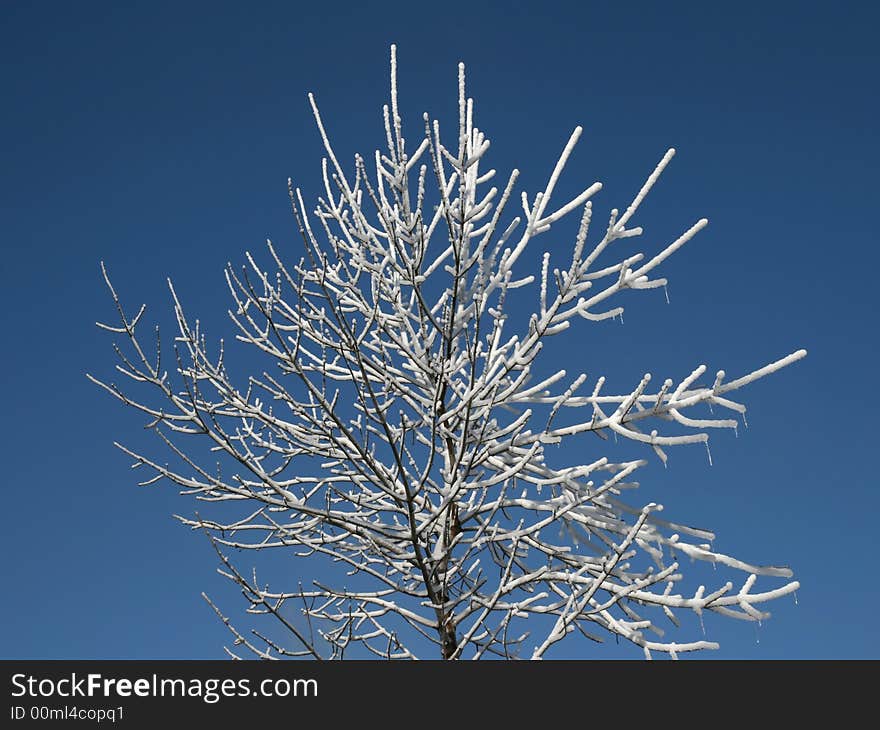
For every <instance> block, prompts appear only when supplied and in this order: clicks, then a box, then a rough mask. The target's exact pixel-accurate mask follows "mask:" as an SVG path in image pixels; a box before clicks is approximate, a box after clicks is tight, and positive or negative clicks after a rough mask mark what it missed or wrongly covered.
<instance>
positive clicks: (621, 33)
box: [0, 0, 880, 659]
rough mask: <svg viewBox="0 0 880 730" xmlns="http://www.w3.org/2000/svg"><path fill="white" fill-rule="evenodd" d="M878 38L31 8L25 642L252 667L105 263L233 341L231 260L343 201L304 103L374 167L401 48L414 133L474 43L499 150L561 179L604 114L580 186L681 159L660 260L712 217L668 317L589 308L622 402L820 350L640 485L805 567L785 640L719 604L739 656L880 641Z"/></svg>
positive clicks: (3, 176) (38, 652) (14, 510)
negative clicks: (663, 386)
mask: <svg viewBox="0 0 880 730" xmlns="http://www.w3.org/2000/svg"><path fill="white" fill-rule="evenodd" d="M878 24H880V10H877V9H876V7H875V6H873V4H871V3H865V2H848V1H843V2H836V3H832V4H829V3H812V2H797V3H787V2H772V3H758V2H744V3H735V4H723V5H722V4H719V3H705V2H665V3H654V2H630V3H616V4H612V3H597V2H584V1H583V0H581V2H559V3H557V2H542V3H528V4H525V3H516V2H479V1H475V2H466V3H456V2H446V3H441V4H437V5H431V4H427V3H400V2H395V1H393V0H392V1H389V2H383V3H347V2H342V3H296V2H277V3H275V2H255V3H226V2H211V3H199V2H186V3H179V2H175V3H170V2H161V1H159V0H151V1H150V2H125V3H111V2H89V3H69V2H65V3H62V2H41V3H6V4H5V5H4V7H3V11H2V22H0V74H2V88H3V104H2V106H3V111H2V113H0V133H2V140H3V145H2V152H0V155H2V163H0V196H2V197H0V201H2V202H0V246H2V252H3V256H2V264H0V285H2V289H0V291H2V292H3V294H4V302H5V304H4V306H3V307H2V308H0V327H2V333H3V339H2V358H0V384H2V386H0V387H2V396H3V405H4V414H3V415H4V417H3V419H2V421H0V449H2V455H3V459H2V461H3V470H2V479H3V501H2V505H3V510H2V513H3V528H2V531H0V548H2V550H0V566H2V576H3V588H4V589H3V591H2V593H3V598H2V599H0V622H2V625H3V626H4V627H5V629H6V630H5V632H4V639H3V642H2V644H0V647H2V648H0V656H3V657H5V658H50V657H54V658H213V657H220V656H222V653H221V647H222V645H223V644H224V643H226V642H227V641H228V634H227V633H226V630H225V629H224V627H223V626H222V625H221V624H220V622H218V621H217V620H216V618H215V617H214V615H213V613H212V612H211V610H210V609H209V608H208V606H207V605H206V604H205V603H204V602H203V600H202V598H201V597H200V592H201V591H202V590H206V591H208V592H209V593H211V594H212V595H217V596H220V597H221V598H222V602H223V603H222V605H223V608H224V609H225V610H226V612H227V613H228V614H231V615H232V616H235V615H237V614H239V613H240V611H241V610H242V608H243V605H242V604H241V603H240V602H239V601H238V600H237V599H236V597H235V596H234V595H233V594H232V593H230V592H229V591H228V589H226V588H225V587H223V584H222V579H220V578H219V577H218V576H217V575H216V574H215V572H214V571H215V567H216V564H215V561H214V560H213V557H212V554H211V551H210V548H209V546H208V545H207V544H206V542H205V540H204V538H202V537H200V536H199V535H196V534H193V533H190V532H188V531H187V530H186V529H185V528H182V527H180V526H179V525H178V523H177V522H176V521H174V520H173V519H172V518H171V514H172V513H180V514H191V513H192V512H193V511H194V510H195V509H197V506H196V505H195V504H194V503H192V502H189V501H187V498H184V497H180V496H178V495H177V494H176V493H175V491H174V489H173V488H171V487H167V486H166V487H161V486H158V487H152V488H138V487H135V486H134V483H135V481H136V477H138V476H139V473H138V472H131V471H130V470H129V469H128V459H127V458H126V457H125V456H124V455H122V454H120V453H119V452H117V451H116V450H115V449H114V448H113V447H112V445H111V443H112V441H114V440H120V441H123V442H126V443H130V444H134V445H139V444H142V443H148V444H151V443H152V442H149V441H145V439H144V433H143V431H142V428H141V426H142V425H143V424H142V423H141V422H140V421H139V419H138V418H137V417H136V416H135V414H134V413H129V412H127V411H126V410H125V409H124V408H123V407H121V406H120V405H119V404H118V403H116V402H115V401H112V400H111V399H110V398H109V397H108V396H106V395H104V394H102V393H101V392H99V391H98V389H97V388H96V387H95V386H93V385H92V384H90V383H89V382H88V381H87V380H86V378H85V373H86V372H87V371H88V372H92V373H95V374H97V375H99V376H103V377H107V378H110V377H112V366H113V353H112V350H111V346H110V343H111V338H109V337H108V336H107V335H106V334H103V333H101V332H99V331H98V330H97V329H96V328H95V327H94V322H95V321H96V320H99V319H100V320H105V321H106V320H109V319H111V318H112V316H113V309H112V302H111V301H110V299H109V297H108V296H107V294H106V291H105V290H104V288H103V285H102V282H101V278H100V271H99V265H98V262H99V261H100V260H101V259H103V260H105V261H106V262H107V264H108V267H109V269H110V271H111V274H112V276H113V278H114V283H115V284H116V285H117V287H118V289H119V290H120V292H121V293H122V296H123V297H124V299H125V301H126V302H127V303H128V305H129V307H130V308H133V307H136V306H137V305H139V304H140V303H142V302H146V303H147V304H148V307H149V308H148V316H150V317H153V318H154V320H158V321H162V322H167V321H168V313H169V311H170V310H169V300H168V296H167V289H166V287H165V277H166V276H168V275H171V276H172V277H173V278H174V280H175V284H176V286H177V287H178V291H181V292H184V297H185V300H186V302H187V303H188V308H189V310H190V311H191V312H193V313H196V312H197V313H198V315H199V316H200V317H201V318H202V319H203V321H204V322H205V324H206V326H207V327H208V328H209V330H208V331H209V333H210V334H211V335H215V336H217V337H219V336H221V335H228V334H229V329H228V328H227V327H226V324H225V320H224V312H225V310H226V307H227V300H226V296H225V284H224V281H223V276H222V271H223V266H224V265H225V263H226V262H227V261H232V262H234V263H240V262H242V261H243V252H244V251H245V250H246V249H247V250H251V251H255V252H256V251H260V250H261V247H262V246H263V241H264V240H265V238H267V237H271V238H272V239H273V240H274V241H276V242H279V243H282V244H288V245H289V246H294V245H296V239H295V229H294V227H293V221H292V218H291V217H290V215H289V212H288V207H287V192H286V179H287V177H288V176H290V177H293V178H294V180H295V181H296V182H297V184H299V185H301V186H302V187H303V188H304V189H305V191H306V192H307V194H308V193H311V194H313V195H314V194H317V193H318V189H319V187H318V183H319V181H320V167H319V163H320V156H321V149H320V140H319V138H318V136H317V134H316V132H315V129H314V126H313V123H312V119H311V116H310V113H309V109H308V104H307V100H306V93H307V92H308V91H314V92H315V93H316V95H317V99H318V103H319V104H320V106H321V109H322V113H323V115H324V117H325V119H326V120H327V123H328V127H329V130H330V133H331V135H332V136H333V138H334V140H336V145H337V151H338V152H339V153H340V156H341V157H343V158H344V159H345V160H350V159H351V155H352V154H353V153H354V152H355V151H360V152H363V153H371V152H372V150H373V149H375V147H376V146H378V145H380V144H382V141H383V138H382V131H381V130H382V127H381V106H382V104H383V103H384V102H385V100H386V93H387V92H386V88H387V56H388V46H389V44H390V43H392V42H395V43H397V44H398V47H399V56H400V63H401V71H400V87H401V96H402V105H403V111H404V114H405V118H407V119H409V120H410V129H411V130H412V131H411V133H410V135H411V136H412V137H413V138H415V137H416V136H417V135H418V133H419V132H418V130H419V128H420V127H419V126H418V125H419V123H420V122H419V115H420V113H421V112H422V111H423V110H428V111H430V112H431V113H432V114H435V115H439V116H440V117H441V118H451V117H452V115H454V114H455V101H456V86H455V84H456V63H457V62H458V61H460V60H461V61H464V62H465V63H466V64H467V66H468V80H469V93H470V94H472V95H473V96H474V97H475V99H476V114H477V119H478V126H480V127H481V128H482V129H485V130H486V132H487V134H488V135H489V137H490V138H491V139H492V140H493V146H492V149H491V150H490V153H489V155H490V157H489V158H488V159H489V161H490V162H491V163H492V165H493V166H496V167H498V168H499V171H501V172H504V171H508V170H510V169H511V168H512V167H514V166H516V167H518V168H519V169H521V170H522V171H523V173H524V174H523V178H522V181H523V183H524V185H525V187H526V189H529V190H531V191H534V189H535V188H537V186H538V185H539V184H541V181H542V180H544V179H546V175H547V174H548V173H549V171H550V169H551V168H552V164H553V162H554V161H555V159H556V157H555V156H556V155H557V154H558V152H559V150H560V149H561V147H562V145H563V144H564V142H565V140H566V139H567V138H568V135H569V134H570V132H571V129H572V128H573V127H574V126H575V125H576V124H582V125H583V126H584V130H585V133H584V136H583V139H582V141H581V143H580V145H579V148H578V151H577V152H576V154H575V156H574V157H573V158H572V161H571V163H570V166H569V171H568V173H567V174H568V178H567V180H568V182H567V183H566V184H567V185H570V186H571V189H572V190H573V189H574V188H575V187H576V186H577V185H579V184H580V183H581V182H584V183H588V182H592V181H593V180H597V179H598V180H601V181H603V182H604V183H605V184H606V187H605V189H604V190H603V191H602V193H600V195H599V196H598V197H597V198H596V199H595V203H594V205H595V206H596V210H597V211H601V212H602V215H607V211H608V209H610V208H611V207H614V206H625V205H626V204H627V203H628V202H629V200H630V199H631V197H632V195H633V193H634V192H635V191H636V190H637V189H638V187H639V185H640V184H641V182H642V180H643V179H644V176H645V175H646V174H647V173H648V172H650V170H651V169H652V168H653V166H654V164H655V163H656V161H657V160H659V158H660V157H661V156H662V154H663V152H664V151H665V150H666V149H667V148H668V147H670V146H674V147H676V148H677V149H678V155H677V156H676V158H675V160H674V161H673V163H672V165H671V166H670V168H669V169H668V170H667V172H666V173H665V176H664V179H663V181H662V182H661V184H660V185H659V186H658V188H657V189H656V190H655V192H654V193H653V194H652V198H651V200H650V202H649V203H647V204H646V205H645V206H644V207H643V208H642V210H641V211H640V213H639V218H638V220H637V221H636V222H637V223H638V224H640V225H642V226H643V227H645V229H646V237H645V245H650V244H651V242H653V243H654V244H655V245H657V246H659V245H662V244H663V243H665V242H668V241H669V240H671V239H672V238H673V237H675V236H677V235H678V233H680V232H681V231H683V230H684V229H685V228H686V227H688V226H690V225H691V224H692V223H693V222H694V221H696V220H697V219H698V218H700V217H703V216H706V217H707V218H709V220H710V225H709V228H708V229H707V230H706V231H704V232H703V233H701V234H700V236H699V237H698V238H697V239H695V240H694V241H693V242H692V243H690V244H688V246H687V247H685V249H684V250H682V251H681V252H679V253H678V254H676V256H675V257H674V258H672V259H670V260H669V261H668V262H667V263H666V264H664V267H663V269H662V274H663V275H665V276H667V277H668V278H669V280H670V287H669V296H670V303H669V304H666V301H665V298H664V297H663V295H662V292H653V293H642V294H639V295H638V296H630V297H629V298H628V299H627V300H626V301H624V302H622V303H623V304H624V305H625V306H626V307H627V311H626V315H625V324H623V325H621V324H619V323H611V322H608V323H604V324H600V325H599V324H597V325H590V324H588V323H581V327H580V328H579V330H578V335H577V337H578V338H579V339H577V342H578V343H579V344H578V346H577V348H576V349H574V350H573V351H572V356H573V357H577V358H583V360H584V363H583V364H582V365H580V366H579V367H582V368H584V369H586V370H587V371H588V372H590V373H597V374H598V373H604V374H605V375H606V376H607V377H608V380H609V385H610V384H611V383H616V384H617V388H616V389H617V390H621V391H623V390H626V389H628V388H631V387H632V386H633V385H634V383H635V382H636V381H637V380H638V378H639V377H640V375H641V374H642V373H643V372H645V371H651V372H652V373H654V374H655V376H656V377H659V378H665V377H667V376H668V377H674V378H680V377H681V376H683V375H685V374H687V373H688V372H690V370H692V369H693V368H694V367H695V366H696V365H698V364H699V363H703V362H704V363H706V364H707V365H708V367H709V368H710V369H718V368H724V369H725V370H726V371H727V372H728V373H730V374H731V375H734V374H742V373H746V372H748V371H749V370H751V369H754V368H756V367H758V366H760V365H763V364H765V363H767V362H769V361H771V360H774V359H777V358H779V357H781V356H783V355H785V354H787V353H789V352H792V351H794V350H796V349H798V348H801V347H803V348H806V349H808V350H809V356H808V357H807V359H806V360H804V361H801V362H800V363H797V364H796V365H794V366H792V367H791V368H789V369H787V370H785V371H783V372H781V373H778V374H776V375H774V376H772V377H770V378H768V379H765V380H763V381H761V382H759V383H757V384H754V385H752V386H750V388H749V389H747V390H746V391H745V392H744V394H743V399H744V401H745V402H746V403H747V405H748V406H749V413H748V423H749V427H748V429H740V432H739V436H738V437H736V438H735V437H734V435H733V434H732V433H727V432H723V433H718V434H714V435H713V440H712V455H713V459H714V465H713V466H711V467H710V466H709V465H708V463H707V460H706V454H705V450H704V449H703V448H702V447H699V446H698V447H679V448H677V449H674V450H672V451H671V453H670V464H669V468H668V469H663V468H662V465H660V464H659V463H657V462H656V461H655V462H653V463H652V464H651V465H650V466H649V467H648V468H646V469H645V470H644V473H643V474H642V475H641V482H642V485H643V486H642V491H643V494H641V495H640V496H641V497H642V498H643V499H644V501H649V500H653V501H658V502H662V503H664V504H665V505H666V506H667V511H668V513H669V515H670V517H674V518H676V519H678V520H681V521H684V522H688V523H691V524H696V525H699V526H704V527H707V528H710V529H713V530H715V531H716V533H717V534H718V542H716V547H717V548H718V549H722V550H725V551H729V552H731V553H733V554H736V555H738V556H742V557H743V558H745V559H750V560H754V561H757V562H772V563H783V564H789V565H791V566H792V567H793V568H794V570H795V573H796V576H797V578H798V579H799V580H800V581H801V583H802V588H801V590H800V591H799V592H798V601H797V604H795V602H794V601H793V600H791V599H790V598H785V599H782V600H781V601H780V602H777V603H775V604H772V605H771V606H770V609H771V610H773V611H774V616H773V618H772V619H771V620H770V621H769V622H767V623H765V624H764V625H763V626H762V627H761V628H760V630H759V631H758V632H757V633H756V632H755V630H754V628H753V626H751V625H746V624H736V625H733V626H730V625H728V622H726V621H723V620H715V621H711V620H709V619H711V618H712V617H709V619H707V631H708V633H709V638H710V639H717V640H719V641H721V643H722V648H721V650H720V651H719V652H717V653H715V654H713V656H717V657H720V658H750V659H759V658H878V657H880V629H878V628H877V621H876V616H877V604H878V599H880V586H878V570H877V553H878V536H877V528H876V518H877V515H878V513H880V497H878V478H877V472H876V466H875V462H876V460H877V454H878V447H877V443H876V441H877V439H876V433H875V430H874V429H875V425H874V423H875V418H874V417H873V416H871V415H870V414H871V413H872V412H873V407H874V405H873V403H872V402H871V401H870V400H869V399H868V398H867V395H866V394H867V392H868V391H869V390H872V389H873V388H874V386H875V383H876V380H877V375H876V372H877V365H876V363H877V354H878V345H877V324H876V319H877V314H878V297H877V285H876V284H874V283H872V281H871V277H872V276H873V274H874V271H875V267H876V265H877V263H878V260H880V257H878V247H877V233H876V230H877V229H876V225H875V221H874V218H875V208H876V205H877V189H876V184H875V183H873V182H872V180H875V176H876V171H877V170H878V169H880V154H878V151H880V147H878V143H877V129H878V124H877V118H878V110H880V102H878V95H877V93H876V84H877V78H878V77H880V63H878V60H880V59H878V48H880V44H878V43H877V42H876V38H875V32H876V28H877V27H878ZM871 89H874V91H871ZM561 195H562V193H560V196H561ZM559 245H560V247H561V248H562V249H565V247H566V246H568V242H567V241H561V242H560V244H559ZM297 255H298V254H297ZM595 441H596V444H599V443H600V442H599V441H598V439H596V440H595ZM589 446H590V448H594V447H595V445H594V444H593V443H592V442H590V444H589ZM148 448H151V446H150V447H148ZM756 637H757V638H758V639H760V641H759V642H758V641H756ZM591 651H592V652H593V653H591V654H590V655H589V656H595V657H606V656H607V657H612V656H615V657H617V656H632V657H638V656H640V654H639V652H638V651H637V650H635V649H633V650H629V648H625V647H615V646H614V645H613V642H612V646H610V647H596V648H595V649H592V650H591ZM557 656H567V655H566V654H565V652H564V651H561V652H560V653H558V654H557Z"/></svg>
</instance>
